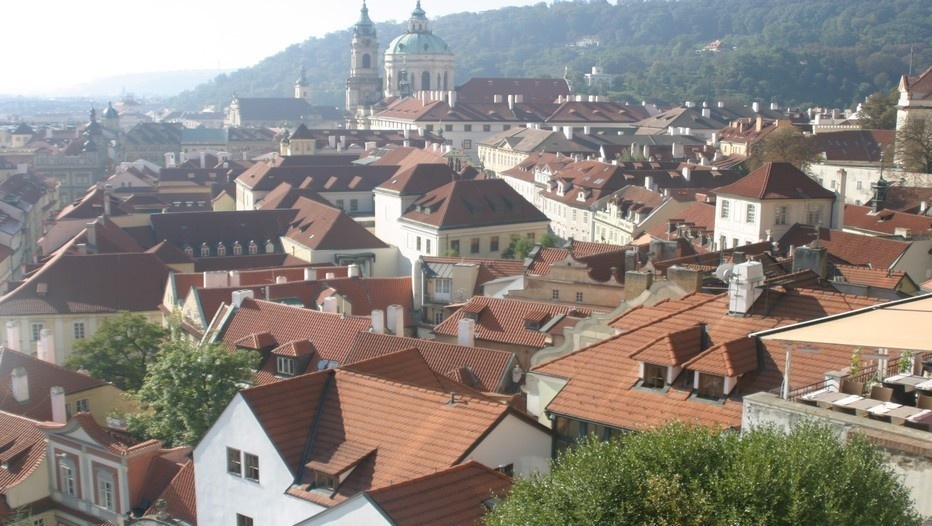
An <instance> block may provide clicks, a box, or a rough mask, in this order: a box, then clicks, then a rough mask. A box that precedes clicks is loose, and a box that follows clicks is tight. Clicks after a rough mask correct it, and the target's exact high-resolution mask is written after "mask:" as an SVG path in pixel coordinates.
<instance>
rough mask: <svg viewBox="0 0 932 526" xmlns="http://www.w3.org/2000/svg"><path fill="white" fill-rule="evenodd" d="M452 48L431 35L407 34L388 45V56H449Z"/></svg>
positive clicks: (386, 52) (386, 51)
mask: <svg viewBox="0 0 932 526" xmlns="http://www.w3.org/2000/svg"><path fill="white" fill-rule="evenodd" d="M451 53H453V52H452V51H450V46H448V45H447V43H446V42H444V41H443V39H441V38H440V37H438V36H435V35H433V34H431V33H405V34H404V35H401V36H398V37H395V39H394V40H392V41H391V42H389V43H388V49H386V50H385V54H386V55H405V54H407V55H449V54H451Z"/></svg>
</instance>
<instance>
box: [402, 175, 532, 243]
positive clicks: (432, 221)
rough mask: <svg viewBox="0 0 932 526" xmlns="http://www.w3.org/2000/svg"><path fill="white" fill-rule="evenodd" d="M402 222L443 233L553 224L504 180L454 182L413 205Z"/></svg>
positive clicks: (429, 193)
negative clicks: (490, 227) (469, 228)
mask: <svg viewBox="0 0 932 526" xmlns="http://www.w3.org/2000/svg"><path fill="white" fill-rule="evenodd" d="M402 221H410V222H414V223H420V224H425V225H430V226H432V227H435V228H437V229H439V230H444V229H452V228H466V227H479V226H484V225H503V224H520V223H543V222H547V221H549V220H548V219H547V216H546V215H544V213H543V212H541V211H540V210H538V209H537V208H535V207H534V205H532V204H531V203H528V202H527V200H526V199H525V198H524V197H522V196H521V194H519V193H518V192H516V191H515V190H514V189H513V188H512V187H511V186H509V185H508V183H506V182H505V181H504V180H502V179H478V180H473V181H462V180H459V181H453V182H451V183H448V184H446V185H444V186H442V187H440V188H438V189H436V190H434V191H432V192H428V193H427V194H425V195H424V196H423V197H421V198H420V199H418V200H417V201H415V202H414V204H412V205H411V206H410V207H409V208H408V210H407V211H406V212H405V213H404V214H403V215H402Z"/></svg>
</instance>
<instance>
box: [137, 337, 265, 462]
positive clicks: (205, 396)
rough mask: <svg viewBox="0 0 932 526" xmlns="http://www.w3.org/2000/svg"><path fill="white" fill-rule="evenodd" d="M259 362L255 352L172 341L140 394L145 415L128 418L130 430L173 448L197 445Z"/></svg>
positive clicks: (151, 367)
mask: <svg viewBox="0 0 932 526" xmlns="http://www.w3.org/2000/svg"><path fill="white" fill-rule="evenodd" d="M258 364H259V354H258V353H256V352H254V351H244V350H235V351H229V350H227V349H226V348H225V347H223V346H222V345H220V344H209V345H197V344H194V343H192V342H190V341H188V340H170V341H168V342H166V343H165V344H164V345H163V346H162V349H161V351H160V352H159V355H158V359H156V361H155V362H154V363H153V364H151V365H150V366H149V372H148V374H146V379H145V382H143V385H142V388H141V389H140V390H139V392H138V393H137V394H136V396H137V399H138V400H139V404H140V407H141V408H142V409H144V410H146V411H145V412H142V413H137V414H131V415H128V422H127V424H128V426H129V429H130V431H131V432H132V433H133V434H134V435H136V436H138V437H140V438H160V439H162V440H164V441H165V442H166V443H167V444H168V445H173V446H174V445H191V446H193V445H194V444H196V443H197V442H198V440H200V439H201V437H202V436H204V433H206V432H207V430H208V429H209V428H210V426H211V425H213V423H214V421H215V420H216V419H217V417H219V416H220V413H221V412H223V409H224V408H225V407H226V406H227V404H228V403H229V402H230V400H231V399H233V395H235V394H236V392H237V391H238V390H239V389H240V387H241V386H242V385H243V384H244V383H246V382H247V381H249V380H250V379H251V378H252V375H253V371H254V370H255V368H256V367H257V366H258Z"/></svg>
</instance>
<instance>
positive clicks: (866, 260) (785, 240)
mask: <svg viewBox="0 0 932 526" xmlns="http://www.w3.org/2000/svg"><path fill="white" fill-rule="evenodd" d="M818 237H819V245H820V246H823V247H825V248H827V249H828V253H829V256H830V258H831V259H832V260H833V261H834V262H836V263H846V264H849V265H863V266H867V265H870V266H872V267H874V268H885V269H888V268H890V267H892V266H893V264H894V263H895V262H896V261H897V259H899V257H900V256H901V255H902V254H903V252H905V251H906V249H907V248H909V243H908V242H905V241H899V240H895V239H883V238H879V237H874V236H865V235H861V234H852V233H849V232H842V231H839V230H829V229H828V228H821V229H819V235H818ZM815 238H816V230H815V228H814V227H811V226H806V225H800V224H795V225H793V226H792V227H790V229H789V230H788V231H787V232H786V234H784V235H783V237H782V238H781V239H780V246H782V247H784V248H785V249H788V248H789V247H791V246H794V247H798V246H803V245H809V244H810V243H812V242H813V241H814V240H815Z"/></svg>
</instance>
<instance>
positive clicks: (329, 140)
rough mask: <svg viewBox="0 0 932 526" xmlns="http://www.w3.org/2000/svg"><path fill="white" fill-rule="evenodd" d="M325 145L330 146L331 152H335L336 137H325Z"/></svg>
mask: <svg viewBox="0 0 932 526" xmlns="http://www.w3.org/2000/svg"><path fill="white" fill-rule="evenodd" d="M327 144H328V145H329V146H330V149H331V150H336V149H337V136H336V135H328V136H327Z"/></svg>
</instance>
